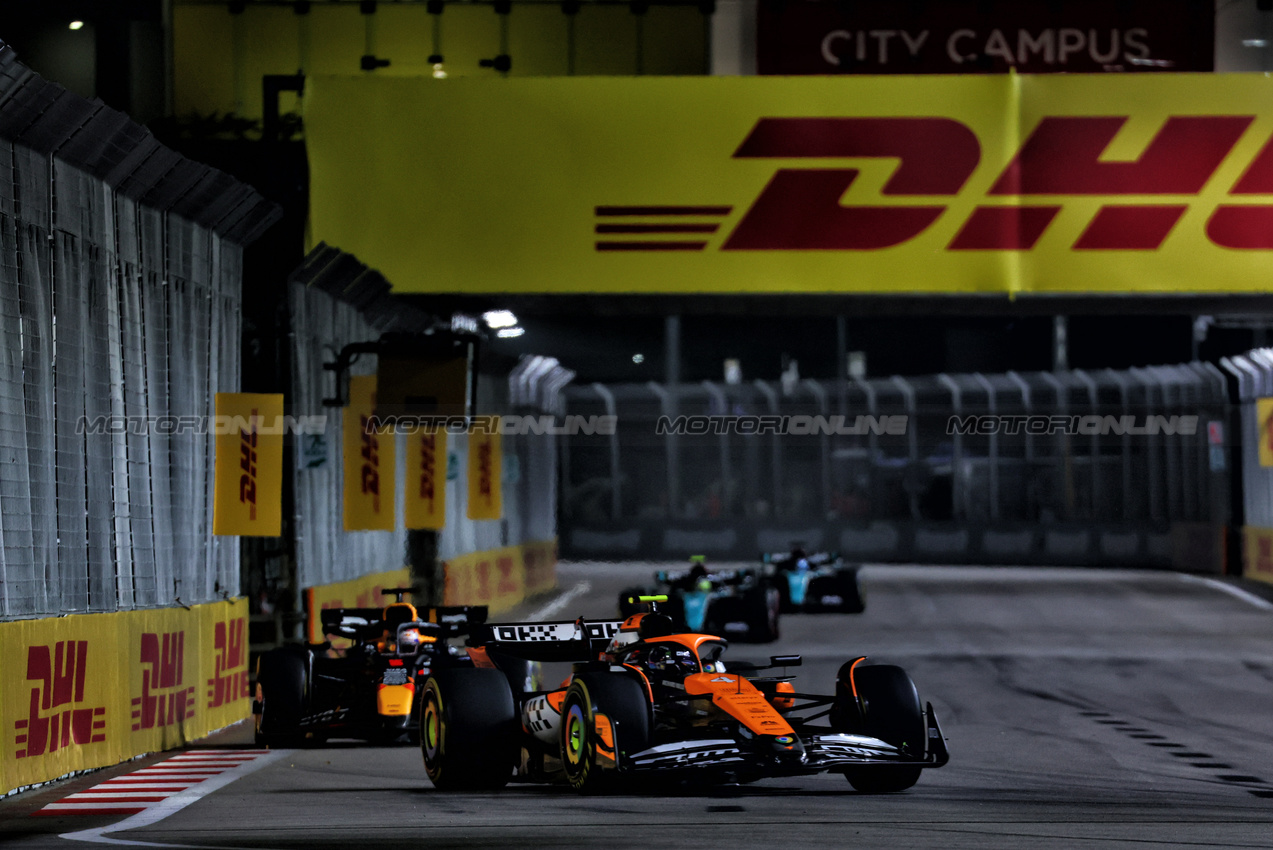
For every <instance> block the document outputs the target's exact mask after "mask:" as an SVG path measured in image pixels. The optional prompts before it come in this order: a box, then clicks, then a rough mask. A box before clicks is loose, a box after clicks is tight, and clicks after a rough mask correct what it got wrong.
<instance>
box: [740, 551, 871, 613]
mask: <svg viewBox="0 0 1273 850" xmlns="http://www.w3.org/2000/svg"><path fill="white" fill-rule="evenodd" d="M761 560H762V561H763V562H764V564H765V570H766V573H767V575H768V576H769V578H770V580H771V581H772V582H773V583H774V585H775V586H776V587H777V588H778V594H779V597H780V598H781V607H782V611H783V613H790V612H793V611H804V612H818V611H839V612H841V613H844V614H861V613H862V612H863V611H865V610H866V595H865V594H864V593H863V592H862V585H861V583H860V582H859V581H858V570H859V569H861V566H860V565H859V564H845V563H844V561H843V560H842V559H841V558H840V556H839V555H836V554H834V553H830V552H816V553H814V554H806V553H805V551H804V550H803V549H800V548H795V549H792V550H791V551H790V552H777V553H769V552H766V553H765V554H763V555H761Z"/></svg>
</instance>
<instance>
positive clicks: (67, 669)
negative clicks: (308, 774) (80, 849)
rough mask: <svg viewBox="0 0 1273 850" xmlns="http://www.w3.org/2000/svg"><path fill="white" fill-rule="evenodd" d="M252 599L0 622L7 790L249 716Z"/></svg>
mask: <svg viewBox="0 0 1273 850" xmlns="http://www.w3.org/2000/svg"><path fill="white" fill-rule="evenodd" d="M247 614H248V611H247V602H246V600H242V599H239V600H235V601H233V602H218V603H213V604H209V605H196V606H194V607H193V608H190V609H188V610H187V609H184V608H164V609H158V610H149V611H131V612H125V613H118V614H86V615H77V616H71V617H59V618H53V619H43V620H19V621H16V622H11V623H0V657H3V658H4V659H5V663H4V664H3V665H0V724H2V726H3V735H0V747H2V751H0V752H2V758H0V793H3V792H5V791H9V790H12V789H14V788H19V787H22V786H24V785H32V784H35V783H37V782H44V781H46V780H49V779H53V778H56V777H58V776H62V775H64V774H67V773H71V772H73V771H78V770H87V769H89V768H93V767H103V766H106V765H112V764H117V763H119V762H121V761H124V760H125V759H129V758H132V757H133V756H136V755H140V754H141V753H146V752H154V751H156V750H163V749H166V748H171V747H175V746H179V745H181V744H184V743H186V742H188V741H191V740H193V739H195V738H198V737H201V736H203V735H206V734H207V733H209V732H211V731H213V730H215V729H220V728H222V727H225V726H228V725H230V724H232V723H236V722H238V721H240V720H243V719H245V718H246V717H248V715H249V713H250V700H249V693H248V633H247Z"/></svg>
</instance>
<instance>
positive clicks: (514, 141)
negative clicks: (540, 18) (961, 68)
mask: <svg viewBox="0 0 1273 850" xmlns="http://www.w3.org/2000/svg"><path fill="white" fill-rule="evenodd" d="M304 98H305V134H306V145H307V148H308V153H309V163H310V173H311V180H310V198H311V202H310V203H311V206H310V220H311V224H312V238H313V239H314V240H315V241H317V240H324V241H326V242H327V243H329V244H334V245H339V246H341V248H342V249H344V250H346V251H349V252H351V253H353V254H356V255H357V256H358V257H359V259H361V260H362V261H364V262H366V263H367V264H368V265H370V266H372V267H374V268H377V269H379V270H380V271H381V272H382V273H383V274H384V275H385V277H386V278H388V279H389V280H390V281H392V283H393V286H394V289H395V290H396V291H399V292H522V293H577V292H587V293H592V292H598V293H624V292H664V293H678V294H679V293H686V292H700V293H729V292H864V293H865V292H869V293H889V292H930V293H1000V294H1017V293H1057V292H1063V293H1095V294H1104V293H1138V292H1168V293H1192V292H1260V291H1264V290H1265V289H1267V286H1268V275H1267V269H1268V264H1269V259H1270V255H1271V252H1273V149H1266V146H1267V145H1268V143H1269V142H1270V140H1271V139H1273V78H1270V77H1267V76H1266V75H1263V74H1188V73H1180V74H1086V75H1085V74H1046V75H1033V76H1031V75H1016V74H968V75H961V76H942V75H910V76H874V75H850V74H846V75H837V76H813V77H757V76H750V77H748V76H743V77H661V78H655V77H608V78H605V77H542V78H519V79H480V78H476V77H474V78H466V79H454V80H446V81H445V83H444V84H439V83H438V81H436V80H432V79H412V78H406V77H396V78H395V77H386V76H383V75H378V74H363V75H360V76H357V77H353V76H349V77H336V76H322V75H311V76H309V77H307V79H306V83H305V95H304ZM422 152H424V154H423V155H422ZM351 162H357V163H359V164H360V165H359V167H358V168H350V166H349V164H350V163H351Z"/></svg>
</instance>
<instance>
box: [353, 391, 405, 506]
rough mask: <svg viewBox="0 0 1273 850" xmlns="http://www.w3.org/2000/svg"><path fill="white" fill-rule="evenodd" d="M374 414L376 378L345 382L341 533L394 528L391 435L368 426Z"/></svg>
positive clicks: (392, 445) (392, 449)
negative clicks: (343, 525)
mask: <svg viewBox="0 0 1273 850" xmlns="http://www.w3.org/2000/svg"><path fill="white" fill-rule="evenodd" d="M375 412H376V376H375V375H355V376H353V377H351V378H350V379H349V405H348V406H347V407H346V408H345V409H344V411H343V416H342V419H341V426H342V434H343V449H344V451H343V455H344V464H345V469H344V471H345V489H344V496H345V499H344V521H345V531H392V530H393V528H394V501H395V498H394V439H395V438H394V435H393V433H392V432H377V431H373V430H371V429H370V428H369V427H368V423H369V422H370V420H371V418H372V416H373V415H374V414H375Z"/></svg>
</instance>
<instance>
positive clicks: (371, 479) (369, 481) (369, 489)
mask: <svg viewBox="0 0 1273 850" xmlns="http://www.w3.org/2000/svg"><path fill="white" fill-rule="evenodd" d="M370 423H371V418H370V417H368V416H364V415H361V414H360V415H359V416H358V425H359V427H360V428H361V429H362V430H361V432H360V433H361V434H362V438H361V439H362V448H361V449H360V452H361V454H362V467H361V468H360V476H361V479H360V480H361V484H362V493H363V495H364V496H366V495H370V496H371V509H372V510H373V511H375V512H376V513H380V440H379V439H377V438H376V432H375V431H374V430H373V429H372V427H371V424H370Z"/></svg>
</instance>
